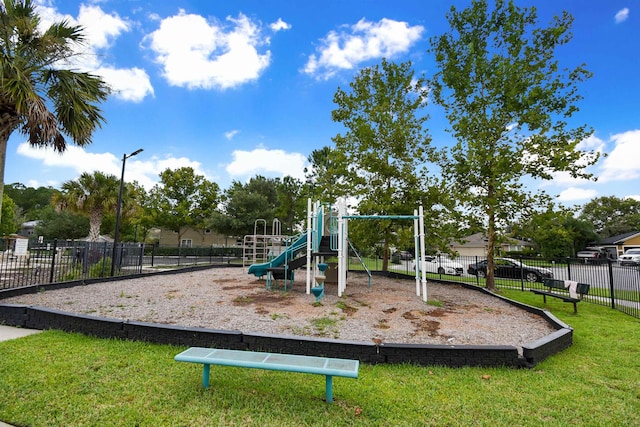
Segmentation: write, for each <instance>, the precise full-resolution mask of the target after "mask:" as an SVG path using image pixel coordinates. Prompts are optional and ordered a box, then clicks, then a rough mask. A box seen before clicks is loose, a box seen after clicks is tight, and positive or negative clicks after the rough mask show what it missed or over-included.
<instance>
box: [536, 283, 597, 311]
mask: <svg viewBox="0 0 640 427" xmlns="http://www.w3.org/2000/svg"><path fill="white" fill-rule="evenodd" d="M542 283H543V284H544V285H545V286H546V287H547V289H548V290H546V291H545V290H541V289H530V291H531V292H533V293H534V294H536V295H542V299H543V301H544V302H545V304H546V302H547V297H553V298H558V299H560V300H562V301H563V302H569V303H572V304H573V312H574V313H576V314H577V313H578V303H579V302H580V301H582V297H583V296H584V295H586V294H588V293H589V288H590V287H591V285H589V284H587V283H578V286H577V288H576V293H577V294H578V295H579V297H578V298H575V297H571V296H570V295H569V294H568V293H567V292H568V290H567V288H566V287H565V283H564V280H558V279H543V281H542Z"/></svg>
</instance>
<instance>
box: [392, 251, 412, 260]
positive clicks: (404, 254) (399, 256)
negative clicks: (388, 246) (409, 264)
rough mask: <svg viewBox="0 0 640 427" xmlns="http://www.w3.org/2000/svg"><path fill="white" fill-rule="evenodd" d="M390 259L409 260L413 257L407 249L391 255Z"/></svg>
mask: <svg viewBox="0 0 640 427" xmlns="http://www.w3.org/2000/svg"><path fill="white" fill-rule="evenodd" d="M391 259H392V260H393V259H396V260H403V261H410V260H412V259H413V254H412V253H411V252H409V251H398V252H394V253H393V255H391Z"/></svg>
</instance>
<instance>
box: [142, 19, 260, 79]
mask: <svg viewBox="0 0 640 427" xmlns="http://www.w3.org/2000/svg"><path fill="white" fill-rule="evenodd" d="M226 21H227V23H228V25H227V26H224V25H223V24H222V23H220V22H212V23H209V22H207V21H206V20H205V19H204V18H203V17H202V16H199V15H193V14H187V13H185V11H184V10H181V11H180V12H179V13H178V15H175V16H171V17H169V18H165V19H163V20H162V21H161V22H160V27H159V28H158V29H157V30H156V31H154V32H153V33H151V34H149V35H148V36H147V40H148V41H149V46H150V48H151V49H152V50H153V51H154V53H155V54H156V60H157V62H158V63H160V64H161V65H162V67H163V75H164V77H165V78H166V79H167V81H168V82H169V84H171V85H174V86H180V87H187V88H190V89H193V88H202V89H212V88H215V89H227V88H232V87H235V86H238V85H241V84H244V83H247V82H251V81H254V80H256V79H258V77H259V76H260V74H261V73H262V72H263V71H264V70H265V69H266V67H267V66H268V65H269V63H270V60H271V52H270V51H268V50H267V51H266V52H264V53H259V52H258V47H260V46H261V45H265V44H268V38H267V37H262V36H261V34H260V30H259V27H258V24H256V23H254V22H252V21H251V20H250V19H249V18H247V17H246V16H244V15H242V14H240V15H239V16H238V18H231V17H227V19H226Z"/></svg>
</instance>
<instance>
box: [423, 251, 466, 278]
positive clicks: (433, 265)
mask: <svg viewBox="0 0 640 427" xmlns="http://www.w3.org/2000/svg"><path fill="white" fill-rule="evenodd" d="M424 263H425V265H426V268H425V271H426V272H427V273H436V274H451V275H453V276H461V275H462V273H463V272H464V267H463V266H462V264H460V263H459V262H455V261H453V260H451V259H449V258H447V257H445V256H430V255H427V256H425V257H424ZM414 268H415V267H414Z"/></svg>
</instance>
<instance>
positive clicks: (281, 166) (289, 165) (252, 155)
mask: <svg viewBox="0 0 640 427" xmlns="http://www.w3.org/2000/svg"><path fill="white" fill-rule="evenodd" d="M232 156H233V161H232V162H231V163H230V164H229V165H227V168H226V169H227V172H228V173H229V175H231V176H234V177H251V176H254V175H258V174H264V175H276V176H279V177H284V176H287V175H289V176H292V177H294V178H298V179H303V178H304V168H305V166H306V165H307V158H306V157H305V156H304V155H302V154H300V153H287V152H285V151H283V150H268V149H265V148H256V149H255V150H253V151H242V150H235V151H234V152H233V153H232Z"/></svg>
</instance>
